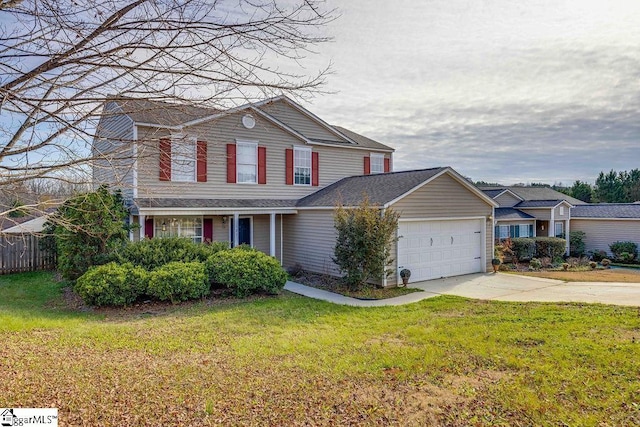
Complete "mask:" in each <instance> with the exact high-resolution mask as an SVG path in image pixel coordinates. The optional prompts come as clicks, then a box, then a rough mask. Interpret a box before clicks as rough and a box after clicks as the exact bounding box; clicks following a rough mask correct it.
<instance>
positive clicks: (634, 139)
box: [306, 0, 640, 184]
mask: <svg viewBox="0 0 640 427" xmlns="http://www.w3.org/2000/svg"><path fill="white" fill-rule="evenodd" d="M327 4H328V5H329V6H333V7H338V8H339V9H340V12H341V17H340V18H339V19H338V20H336V21H335V22H334V23H332V24H331V25H330V26H329V27H328V28H327V29H326V31H327V34H328V35H331V36H333V37H334V41H333V42H332V43H330V44H326V45H322V46H319V47H318V49H317V50H318V51H319V54H318V55H316V57H314V59H313V61H315V62H317V63H318V64H320V65H321V64H323V63H324V64H326V63H328V62H329V61H331V62H332V63H333V71H334V74H333V75H330V76H329V77H328V84H327V86H326V89H327V90H330V91H334V92H336V93H334V94H330V95H321V96H318V97H316V98H315V99H313V100H312V102H311V103H310V104H306V106H307V107H308V108H309V109H310V110H311V111H313V112H315V113H316V114H318V115H319V116H320V117H322V118H324V119H325V120H327V121H329V122H330V123H332V124H339V125H342V126H345V127H348V128H351V129H353V130H354V131H356V132H359V133H362V134H364V135H367V136H369V137H371V138H373V139H376V140H378V141H380V142H382V143H385V144H388V145H391V146H393V147H394V148H396V153H395V169H396V170H402V169H415V168H427V167H434V166H444V165H448V166H452V167H454V168H455V169H456V170H458V171H459V172H460V173H462V174H463V175H467V176H470V177H471V178H473V179H474V180H485V181H498V182H501V183H504V184H512V183H517V182H538V181H543V182H547V183H551V184H552V183H554V182H562V183H565V184H570V183H572V182H573V181H575V180H576V179H580V180H587V181H591V182H592V181H594V179H595V178H596V176H597V174H598V172H599V171H601V170H610V169H616V170H628V169H632V168H639V167H640V150H639V145H640V144H639V143H640V1H638V0H626V1H612V0H603V1H589V0H576V1H565V0H550V1H526V2H523V1H506V0H494V1H480V0H469V1H463V0H433V1H431V0H430V1H427V0H413V1H410V0H394V1H389V0H349V1H338V0H328V1H327Z"/></svg>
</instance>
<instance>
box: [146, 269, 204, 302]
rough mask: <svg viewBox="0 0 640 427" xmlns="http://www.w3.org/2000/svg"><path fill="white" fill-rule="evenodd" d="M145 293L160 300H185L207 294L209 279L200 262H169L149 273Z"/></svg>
mask: <svg viewBox="0 0 640 427" xmlns="http://www.w3.org/2000/svg"><path fill="white" fill-rule="evenodd" d="M147 293H148V294H149V295H150V296H152V297H154V298H157V299H159V300H160V301H171V302H172V303H175V302H178V301H186V300H188V299H197V298H202V297H205V296H206V295H208V294H209V281H208V280H207V274H206V270H205V266H204V264H203V263H201V262H170V263H168V264H165V265H163V266H160V267H158V268H156V269H155V270H153V271H152V272H150V273H149V280H148V287H147Z"/></svg>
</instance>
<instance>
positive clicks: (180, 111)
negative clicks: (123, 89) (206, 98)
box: [111, 97, 220, 126]
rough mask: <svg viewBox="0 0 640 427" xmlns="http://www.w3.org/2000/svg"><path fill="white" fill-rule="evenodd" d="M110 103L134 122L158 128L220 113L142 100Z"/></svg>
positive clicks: (200, 108) (201, 108) (133, 99)
mask: <svg viewBox="0 0 640 427" xmlns="http://www.w3.org/2000/svg"><path fill="white" fill-rule="evenodd" d="M111 101H113V102H116V103H117V104H118V106H119V107H120V108H121V109H122V111H123V112H124V113H125V114H126V115H128V116H129V117H131V120H133V121H134V122H136V123H145V124H156V125H160V126H180V125H181V124H183V123H187V122H190V121H193V120H197V119H200V118H202V117H206V116H210V115H213V114H217V113H220V110H216V109H215V108H208V107H201V106H197V105H189V104H176V103H174V102H164V101H152V100H148V99H142V98H126V97H121V98H115V99H111Z"/></svg>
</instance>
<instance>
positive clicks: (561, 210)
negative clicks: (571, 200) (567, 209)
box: [560, 206, 564, 216]
mask: <svg viewBox="0 0 640 427" xmlns="http://www.w3.org/2000/svg"><path fill="white" fill-rule="evenodd" d="M563 215H564V206H560V216H563Z"/></svg>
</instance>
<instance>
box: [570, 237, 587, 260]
mask: <svg viewBox="0 0 640 427" xmlns="http://www.w3.org/2000/svg"><path fill="white" fill-rule="evenodd" d="M584 237H585V232H584V231H571V232H569V253H570V254H571V256H573V257H581V256H582V255H584V251H585V248H586V246H585V243H584Z"/></svg>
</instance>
